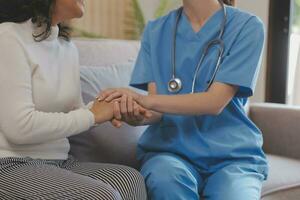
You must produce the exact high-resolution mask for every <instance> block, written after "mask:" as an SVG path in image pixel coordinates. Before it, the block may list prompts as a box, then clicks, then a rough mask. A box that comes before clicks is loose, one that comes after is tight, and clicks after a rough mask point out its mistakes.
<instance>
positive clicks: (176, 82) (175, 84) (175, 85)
mask: <svg viewBox="0 0 300 200" xmlns="http://www.w3.org/2000/svg"><path fill="white" fill-rule="evenodd" d="M181 89H182V82H181V80H180V79H179V78H172V79H171V80H170V81H169V83H168V90H169V92H171V93H178V92H179V91H180V90H181Z"/></svg>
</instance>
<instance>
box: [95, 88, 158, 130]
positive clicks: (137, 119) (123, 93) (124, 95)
mask: <svg viewBox="0 0 300 200" xmlns="http://www.w3.org/2000/svg"><path fill="white" fill-rule="evenodd" d="M142 98H143V95H140V94H138V93H136V92H134V91H132V90H130V89H127V88H117V89H107V90H104V91H102V92H101V93H100V94H99V96H98V97H97V98H96V100H97V101H98V102H106V103H112V104H113V118H112V120H111V122H112V125H113V126H115V127H120V126H121V125H122V122H126V123H127V124H129V125H132V126H138V125H143V124H144V123H145V120H147V119H149V118H151V116H152V113H151V112H150V111H149V110H147V109H145V108H144V107H143V106H141V105H140V104H139V103H138V102H140V101H141V99H142Z"/></svg>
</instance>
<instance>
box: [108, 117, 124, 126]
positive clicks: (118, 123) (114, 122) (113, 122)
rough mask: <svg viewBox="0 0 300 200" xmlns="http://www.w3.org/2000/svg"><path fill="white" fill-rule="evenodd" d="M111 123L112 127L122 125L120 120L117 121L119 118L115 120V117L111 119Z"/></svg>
mask: <svg viewBox="0 0 300 200" xmlns="http://www.w3.org/2000/svg"><path fill="white" fill-rule="evenodd" d="M111 124H112V125H113V126H114V127H116V128H121V126H122V125H123V124H122V121H119V120H117V119H113V120H112V121H111Z"/></svg>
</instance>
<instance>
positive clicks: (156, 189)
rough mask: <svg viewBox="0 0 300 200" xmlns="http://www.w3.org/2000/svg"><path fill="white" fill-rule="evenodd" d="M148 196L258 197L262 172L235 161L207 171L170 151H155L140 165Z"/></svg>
mask: <svg viewBox="0 0 300 200" xmlns="http://www.w3.org/2000/svg"><path fill="white" fill-rule="evenodd" d="M141 173H142V175H143V176H144V178H145V180H146V185H147V188H148V198H149V199H150V200H199V199H201V200H241V199H242V200H259V199H260V195H261V187H262V182H263V180H264V176H263V175H262V174H260V173H257V172H255V171H254V170H252V169H247V168H246V167H244V166H243V167H242V166H239V165H237V164H232V165H227V166H225V167H223V168H221V169H219V170H217V171H216V172H214V173H211V174H209V175H204V174H201V173H200V172H199V171H198V170H197V169H196V168H195V167H194V166H193V165H192V164H190V163H189V162H187V161H186V160H184V159H182V158H180V157H179V156H176V155H173V154H170V153H161V154H156V155H154V156H152V157H150V158H149V159H147V160H146V161H145V162H144V163H143V165H142V169H141Z"/></svg>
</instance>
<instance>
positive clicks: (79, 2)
mask: <svg viewBox="0 0 300 200" xmlns="http://www.w3.org/2000/svg"><path fill="white" fill-rule="evenodd" d="M84 13H85V3H84V1H83V0H77V12H76V18H80V17H82V16H83V15H84Z"/></svg>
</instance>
